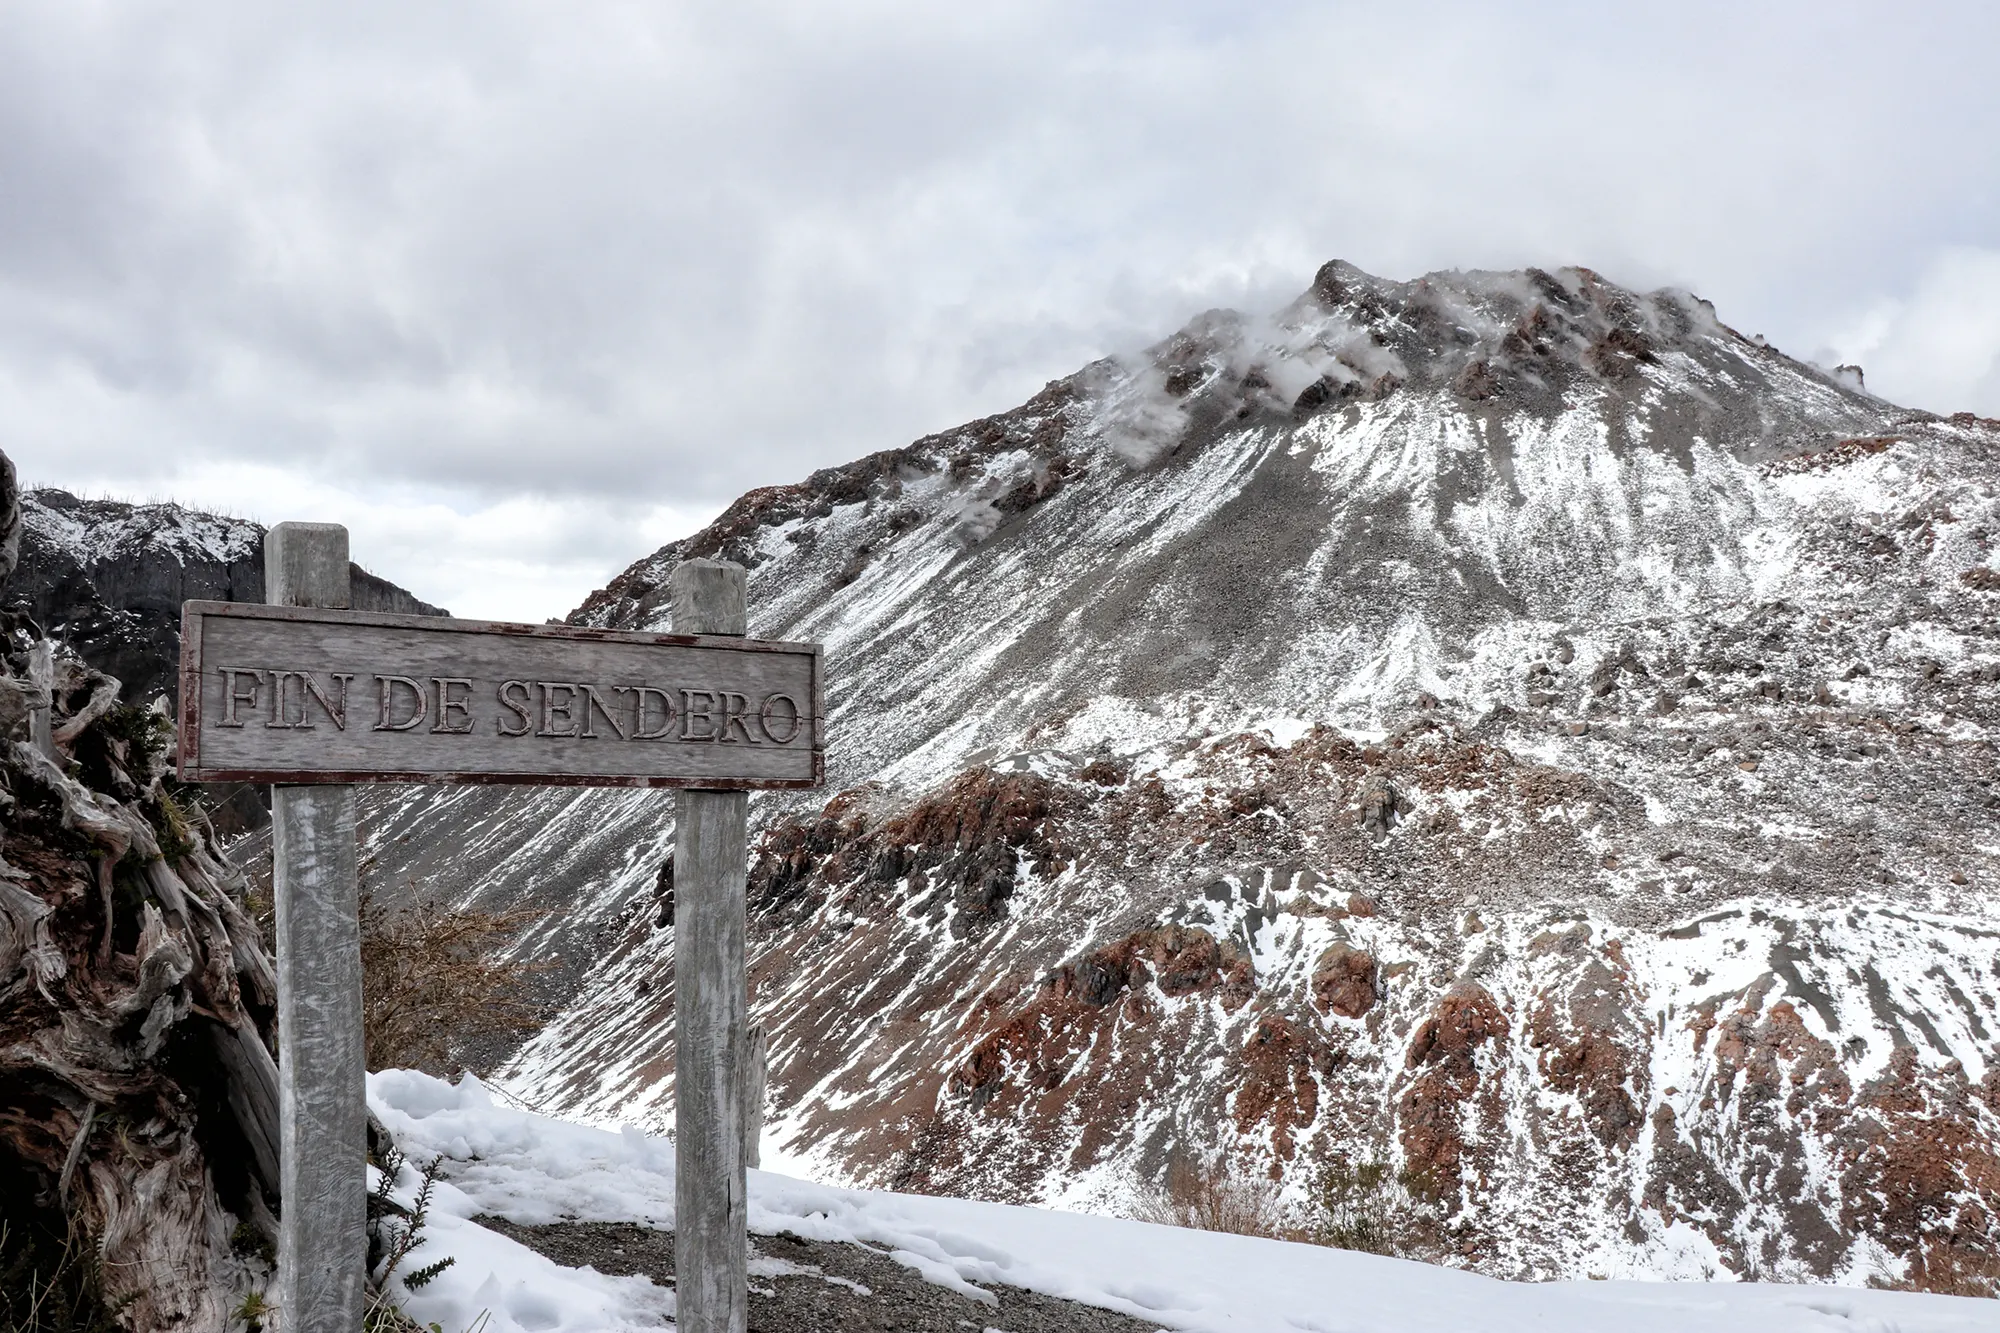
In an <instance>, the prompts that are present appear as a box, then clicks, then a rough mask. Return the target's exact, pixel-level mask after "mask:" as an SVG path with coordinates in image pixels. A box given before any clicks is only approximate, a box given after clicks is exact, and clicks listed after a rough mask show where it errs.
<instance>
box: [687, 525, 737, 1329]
mask: <svg viewBox="0 0 2000 1333" xmlns="http://www.w3.org/2000/svg"><path fill="white" fill-rule="evenodd" d="M668 595H669V597H670V599H671V605H672V607H673V613H674V628H675V629H676V630H678V631H681V632H683V633H691V634H717V633H722V634H728V633H738V634H740V633H742V631H743V626H744V624H745V607H744V575H743V570H742V569H741V568H739V567H738V566H735V565H730V564H724V563H722V562H720V561H713V560H691V561H687V562H686V563H684V564H682V565H680V566H679V567H678V568H676V569H675V570H674V572H673V574H672V575H671V576H670V579H669V582H668ZM748 815H749V794H748V793H747V792H741V791H703V790H688V791H683V792H681V793H680V794H679V799H678V800H677V801H676V802H675V823H674V894H675V899H676V907H675V915H674V988H675V995H676V999H675V1004H674V1150H675V1155H676V1168H675V1181H674V1214H675V1222H674V1254H675V1271H676V1274H677V1305H676V1310H675V1316H674V1317H675V1321H676V1323H677V1326H678V1327H679V1328H680V1329H681V1330H682V1333H745V1329H746V1326H747V1324H748V1320H749V1288H748V1275H747V1270H746V1268H745V1263H746V1261H747V1259H748V1245H749V1242H748V1234H747V1224H748V1220H749V1213H748V1205H747V1199H746V1194H745V1191H746V1188H747V1184H748V1182H747V1179H746V1176H745V1172H744V1121H745V1118H746V1115H745V1113H746V1110H747V1107H746V1105H745V1097H746V1087H745V1074H746V1063H747V1061H746V1055H747V1051H746V1047H747V1042H746V1040H745V1037H746V1035H747V1034H746V1032H745V1028H744V1024H745V1014H746V1011H747V1010H748V1007H749V1006H748V995H747V990H748V983H747V978H746V974H745V970H744V945H743V937H744V916H743V913H744V904H743V896H744V880H745V871H746V868H747V860H748V846H747V843H748Z"/></svg>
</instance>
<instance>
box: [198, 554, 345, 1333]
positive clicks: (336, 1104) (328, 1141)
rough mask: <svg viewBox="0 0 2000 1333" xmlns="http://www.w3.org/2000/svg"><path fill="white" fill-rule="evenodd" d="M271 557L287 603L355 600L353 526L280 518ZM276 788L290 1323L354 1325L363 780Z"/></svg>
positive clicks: (282, 1283)
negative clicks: (358, 836)
mask: <svg viewBox="0 0 2000 1333" xmlns="http://www.w3.org/2000/svg"><path fill="white" fill-rule="evenodd" d="M264 564H265V569H266V571H267V575H266V580H265V595H266V596H268V597H269V598H271V599H272V600H273V601H274V602H278V603H281V604H285V605H293V606H297V605H307V606H311V605H322V606H331V607H342V606H345V605H347V596H348V564H347V530H346V529H345V528H341V527H336V526H334V525H332V524H325V523H280V524H278V525H277V526H276V527H274V528H272V529H271V530H270V532H269V533H268V534H266V536H265V543H264ZM184 716H185V715H184ZM245 730H248V728H245ZM271 795H272V807H271V824H272V887H273V889H274V897H275V898H276V900H277V904H276V905H277V944H278V1138H279V1162H278V1169H279V1181H280V1189H279V1192H280V1195H281V1204H280V1208H281V1211H280V1213H279V1226H278V1308H279V1311H280V1318H281V1319H282V1320H283V1325H284V1328H285V1330H286V1333H336V1331H337V1333H353V1330H355V1329H357V1328H360V1327H361V1321H362V1316H363V1314H364V1302H365V1300H366V1294H367V1288H366V1281H367V1258H368V1235H367V1205H368V1170H367V1151H368V1139H367V1120H366V1116H367V1111H366V1101H365V1092H364V1089H363V1083H362V1079H363V1073H364V1065H363V1052H362V1040H361V933H360V924H359V920H358V916H357V909H358V904H357V901H356V880H357V876H356V864H355V849H354V789H353V788H352V787H346V786H337V787H336V786H317V787H300V786H278V787H275V788H273V790H272V793H271Z"/></svg>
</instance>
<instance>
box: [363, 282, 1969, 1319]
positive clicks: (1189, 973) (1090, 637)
mask: <svg viewBox="0 0 2000 1333" xmlns="http://www.w3.org/2000/svg"><path fill="white" fill-rule="evenodd" d="M1996 485H2000V423H1995V422H1988V421H1981V420H1977V419H1974V418H1972V417H1970V416H1961V417H1956V418H1951V419H1941V418H1938V417H1935V416H1932V415H1930V414H1927V413H1922V412H1913V411H1909V410H1905V409H1902V408H1898V407H1895V406H1892V405H1890V404H1888V403H1885V402H1882V401H1881V400H1879V399H1876V398H1874V397H1871V396H1869V395H1868V394H1867V393H1866V392H1864V391H1863V390H1862V388H1861V387H1860V377H1859V375H1858V373H1857V372H1855V371H1853V370H1852V368H1842V369H1840V370H1835V371H1829V370H1823V369H1820V368H1817V367H1814V366H1811V365H1807V364H1805V363H1803V362H1800V361H1797V360H1794V359H1792V358H1790V357H1788V356H1785V355H1784V354H1783V353H1781V352H1780V351H1778V350H1777V349H1775V348H1772V347H1769V346H1767V345H1765V344H1764V343H1763V342H1762V341H1761V340H1758V339H1751V338H1746V337H1744V336H1742V335H1740V334H1738V333H1736V332H1735V331H1734V330H1732V329H1730V328H1729V327H1728V326H1726V325H1724V324H1723V323H1721V322H1720V321H1719V320H1718V319H1717V317H1716V314H1715V312H1714V310H1713V309H1712V308H1711V307H1710V306H1709V305H1708V304H1707V303H1706V302H1703V301H1701V300H1699V299H1697V298H1694V297H1692V296H1689V295H1687V294H1685V293H1680V292H1673V291H1661V292H1654V293H1650V294H1640V293H1635V292H1631V291H1627V290H1625V289H1623V288H1620V287H1618V286H1616V285H1614V284H1612V283H1610V282H1608V281H1606V280H1605V279H1603V278H1602V277H1600V276H1598V275H1597V274H1595V273H1593V272H1591V271H1589V270H1586V269H1563V270H1559V271H1556V272H1552V273H1549V272H1542V271H1539V270H1528V271H1526V272H1521V273H1438V274H1431V275H1429V276H1427V277H1424V278H1421V279H1418V280H1415V281H1412V282H1389V281H1384V280H1382V279H1378V278H1374V277H1371V276H1369V275H1367V274H1364V273H1362V272H1360V271H1359V270H1357V269H1355V268H1353V267H1352V266H1350V265H1346V264H1341V263H1333V264H1328V265H1327V266H1325V267H1324V268H1322V269H1321V270H1320V272H1319V274H1318V275H1317V276H1316V277H1315V279H1314V281H1313V284H1312V286H1311V288H1310V289H1309V290H1308V291H1307V292H1306V293H1305V294H1303V295H1302V296H1301V297H1300V298H1299V299H1298V300H1296V301H1295V302H1293V303H1292V304H1291V305H1289V306H1287V307H1285V308H1284V309H1283V310H1280V311H1278V312H1276V313H1275V314H1272V315H1270V316H1267V317H1262V318H1253V317H1247V316H1243V315H1238V314H1235V313H1232V312H1226V311H1217V312H1210V313H1208V314H1204V315H1202V316H1200V317H1198V318H1197V319H1195V320H1193V321H1192V322H1190V323H1189V324H1188V325H1187V327H1185V328H1183V329H1182V330H1180V331H1179V332H1178V333H1176V334H1174V335H1173V336H1172V337H1169V338H1167V339H1166V340H1164V341H1163V342H1161V343H1159V344H1157V345H1155V346H1154V347H1152V348H1150V349H1148V350H1147V351H1146V352H1145V353H1144V354H1142V355H1138V356H1134V357H1131V358H1122V359H1109V360H1105V361H1102V362H1098V363H1096V364H1094V365H1091V366H1089V367H1086V368H1085V369H1084V370H1082V371H1080V372H1078V373H1077V374H1075V375H1072V376H1070V377H1068V378H1066V379H1062V380H1058V381H1055V382H1053V383H1051V384H1049V385H1048V386H1047V387H1046V388H1045V389H1044V390H1043V391H1042V392H1041V393H1039V394H1037V395H1035V396H1034V397H1033V398H1032V399H1030V400H1029V401H1028V402H1027V403H1025V404H1023V405H1022V406H1021V407H1019V408H1017V409H1015V410H1013V411H1011V412H1007V413H1003V414H1001V415H999V416H995V417H990V418H987V419H985V420H982V421H977V422H973V423H971V424H969V425H966V426H963V427H961V428H959V429H957V430H953V431H949V432H946V433H943V434H940V435H935V436H930V437H927V438H925V439H922V440H919V441H917V442H915V443H914V444H911V445H909V446H907V447H905V448H901V449H896V450H892V451H888V452H884V453H880V454H875V455H872V456H870V457H868V458H865V459H862V460H860V461H858V462H855V463H852V464H848V465H846V466H843V467H837V468H830V469H827V470H824V471H822V472H818V473H815V474H814V475H813V476H811V477H809V478H807V479H806V480H805V481H804V482H801V483H799V484H797V485H791V486H779V487H770V488H766V489H762V490H758V491H753V492H751V493H750V494H748V495H745V496H744V497H742V499H740V500H738V501H737V502H736V503H735V504H734V505H732V506H731V507H730V508H729V509H728V510H727V511H726V512H725V513H724V514H723V515H722V516H721V517H720V518H718V519H717V520H716V522H715V523H714V524H712V525H710V526H709V527H708V528H706V529H704V530H703V531H702V532H700V533H698V534H696V535H695V536H693V537H690V538H688V539H686V540H685V541H682V542H677V543H674V544H673V545H670V546H668V547H666V548H664V549H662V550H661V551H659V552H658V553H656V554H655V555H653V556H651V557H649V558H647V559H645V560H642V561H640V562H638V563H637V564H635V565H633V566H632V567H631V568H630V569H628V570H627V571H625V572H624V573H623V574H621V575H620V576H619V577H618V578H617V579H616V580H614V581H613V582H612V583H611V584H610V586H608V587H607V588H605V589H604V590H603V591H601V592H599V593H597V594H595V595H593V596H592V597H591V598H590V599H589V601H587V602H586V603H585V604H584V606H583V607H582V608H580V609H579V610H578V611H577V612H576V613H575V614H574V616H573V619H575V620H576V621H578V622H579V623H585V624H592V625H602V626H617V627H626V628H657V627H661V626H663V625H664V624H665V621H666V616H667V612H666V607H665V589H666V576H667V574H668V572H669V571H670V570H671V569H672V567H673V566H674V564H675V563H677V562H678V561H680V560H682V559H685V558H688V557H691V556H721V557H723V558H727V559H731V560H736V561H739V562H741V563H742V564H744V565H746V566H748V567H749V569H750V598H751V606H752V622H753V630H754V631H755V632H756V633H759V634H764V635H769V636H773V637H784V638H796V639H818V640H822V641H823V642H824V643H825V644H826V646H827V671H828V681H829V698H828V704H829V708H830V711H831V723H830V736H831V740H832V750H831V752H830V755H829V760H830V773H831V776H832V780H833V782H834V783H835V784H836V785H837V786H838V787H839V788H840V790H839V792H838V794H837V795H835V796H834V797H833V799H832V800H830V801H828V802H826V803H825V804H824V807H823V808H820V807H818V806H817V805H815V804H811V803H806V802H802V801H799V800H797V799H792V798H777V797H765V798H762V800H761V802H760V809H761V815H760V818H761V821H762V824H761V827H762V841H761V844H760V847H759V849H758V851H757V853H756V855H755V860H754V865H753V871H752V877H751V887H750V894H751V902H750V912H751V932H752V949H753V964H752V985H753V991H752V1004H753V1009H754V1011H755V1013H756V1015H757V1017H758V1018H759V1019H761V1021H763V1022H764V1023H765V1024H766V1026H767V1027H768V1029H769V1032H770V1049H771V1060H772V1068H771V1078H770V1084H771V1091H772V1115H773V1118H774V1125H773V1129H774V1134H775V1139H774V1143H775V1146H776V1147H777V1148H779V1149H780V1150H781V1151H782V1152H783V1153H785V1154H787V1155H789V1156H790V1157H792V1158H794V1159H802V1160H805V1161H807V1162H809V1163H811V1164H812V1165H813V1166H814V1167H815V1168H816V1169H817V1170H819V1171H820V1172H822V1173H824V1174H826V1175H828V1176H833V1177H839V1178H842V1179H845V1180H848V1181H851V1182H854V1183H862V1184H869V1185H878V1186H889V1187H893V1188H899V1189H916V1190H924V1191H933V1192H948V1193H965V1194H972V1195H977V1196H982V1197H989V1198H999V1199H1005V1200H1011V1201H1026V1202H1047V1203H1061V1204H1065V1205H1070V1206H1081V1207H1087V1208H1098V1209H1106V1210H1117V1209H1120V1208H1122V1207H1125V1206H1127V1205H1128V1204H1129V1202H1130V1200H1131V1198H1132V1196H1133V1193H1134V1191H1135V1190H1137V1189H1141V1188H1145V1187H1150V1186H1153V1185H1156V1184H1157V1183H1158V1182H1160V1181H1162V1180H1163V1179H1165V1178H1167V1177H1169V1176H1170V1175H1174V1174H1175V1173H1176V1172H1178V1173H1180V1175H1181V1176H1182V1177H1183V1178H1187V1177H1188V1176H1190V1175H1195V1176H1199V1175H1202V1174H1203V1173H1206V1174H1208V1175H1209V1176H1213V1175H1216V1174H1218V1173H1228V1174H1234V1175H1236V1176H1239V1177H1244V1178H1252V1179H1269V1180H1271V1181H1272V1182H1274V1186H1273V1187H1274V1188H1275V1189H1278V1190H1280V1191H1281V1192H1282V1195H1283V1197H1284V1198H1285V1199H1287V1200H1289V1201H1291V1202H1293V1203H1298V1204H1304V1203H1305V1202H1306V1201H1307V1200H1308V1198H1309V1196H1312V1195H1314V1194H1315V1192H1316V1191H1323V1190H1324V1189H1325V1188H1326V1182H1327V1181H1328V1180H1330V1179H1339V1178H1341V1177H1340V1176H1339V1172H1341V1171H1343V1170H1345V1171H1349V1172H1350V1174H1351V1168H1352V1167H1353V1165H1354V1164H1357V1163H1372V1162H1378V1161H1379V1162H1381V1163H1383V1164H1385V1166H1387V1167H1388V1168H1390V1170H1391V1171H1392V1173H1393V1178H1394V1179H1395V1180H1397V1181H1400V1182H1401V1183H1400V1184H1397V1185H1396V1186H1395V1189H1394V1191H1393V1193H1394V1194H1395V1202H1394V1207H1393V1209H1392V1221H1393V1228H1392V1229H1393V1230H1394V1231H1395V1233H1396V1237H1397V1239H1396V1243H1397V1244H1398V1245H1399V1246H1400V1247H1401V1248H1402V1249H1404V1251H1405V1252H1408V1253H1412V1254H1419V1255H1424V1256H1427V1257H1433V1258H1438V1259H1441V1260H1444V1261H1447V1262H1452V1263H1458V1264H1463V1265H1467V1266H1472V1267H1477V1268H1480V1269H1483V1270H1485V1271H1490V1272H1493V1273H1496V1274H1502V1275H1508V1276H1524V1275H1539V1276H1554V1275H1565V1276H1583V1275H1585V1274H1607V1275H1613V1276H1617V1275H1656V1276H1657V1275H1682V1276H1701V1275H1705V1274H1706V1275H1715V1274H1719V1273H1722V1272H1725V1271H1727V1272H1730V1273H1735V1274H1737V1275H1740V1276H1746V1277H1747V1276H1758V1277H1766V1278H1806V1277H1816V1278H1837V1279H1841V1280H1848V1281H1861V1280H1865V1279H1891V1280H1907V1281H1912V1282H1916V1283H1919V1284H1922V1285H1926V1286H1930V1287H1933V1288H1936V1289H1964V1290H1979V1289H1982V1288H1981V1284H1990V1283H1991V1282H1992V1281H1993V1279H1994V1277H1995V1274H1994V1272H1993V1270H1992V1264H1991V1254H1992V1249H1993V1244H1994V1238H1995V1237H1996V1235H2000V1049H1996V1044H1995V1043H1996V1035H1995V1034H2000V973H1996V972H1995V970H1994V968H1993V966H1992V959H1993V953H1994V948H1993V941H1994V939H1995V938H2000V916H1997V915H1996V913H1995V910H1994V906H1993V904H1994V896H1993V895H1994V894H1995V892H1996V891H2000V843H1996V842H1995V840H1994V836H1993V828H1994V825H1995V822H1996V810H2000V794H1996V791H1995V787H1994V780H1995V777H1996V771H1995V770H1996V765H1995V751H1994V746H1995V741H1996V738H1997V737H2000V730H1996V728H2000V557H1996V554H1995V540H1996V537H2000V499H1996ZM371 799H372V800H373V801H375V802H376V805H375V809H376V811H377V812H378V814H377V822H376V824H375V825H374V832H373V833H372V834H371V835H370V836H371V838H372V840H373V846H372V847H371V849H370V854H371V855H373V856H375V857H376V858H378V871H377V873H378V874H382V875H386V876H395V877H397V878H400V877H402V876H404V875H413V876H427V877H430V878H432V879H433V880H436V881H439V882H441V883H443V884H445V885H447V886H449V885H459V886H462V888H463V890H464V892H465V894H466V895H468V896H476V897H479V898H481V899H482V900H484V901H485V902H488V903H502V902H504V903H506V904H509V905H525V904H529V903H535V902H540V903H546V904H551V905H553V904H556V903H561V904H563V905H564V907H565V916H564V917H563V918H562V919H561V920H559V921H552V922H551V923H550V924H549V925H548V926H547V927H546V935H545V938H544V940H543V945H544V947H547V948H549V949H552V950H554V951H556V952H558V953H560V954H561V955H562V956H564V957H566V958H568V959H569V960H570V963H569V966H568V970H567V972H566V974H565V978H566V979H565V980H564V982H563V983H562V987H561V989H562V995H561V997H560V999H561V1005H560V1013H559V1015H558V1016H557V1017H556V1018H555V1019H554V1021H553V1022H552V1023H551V1024H550V1025H549V1027H548V1028H547V1029H546V1030H545V1031H544V1032H543V1033H542V1034H541V1035H540V1036H538V1037H537V1038H535V1039H534V1040H533V1041H531V1042H530V1043H529V1044H528V1045H527V1046H526V1047H524V1048H523V1049H522V1050H521V1051H520V1052H519V1053H518V1054H517V1055H516V1056H515V1057H514V1060H513V1062H512V1063H511V1064H510V1065H509V1067H508V1068H507V1070H506V1071H504V1072H505V1079H506V1081H507V1082H508V1083H509V1084H510V1085H511V1086H513V1087H515V1088H516V1089H518V1090H519V1091H521V1092H522V1093H523V1094H525V1095H527V1096H529V1097H531V1098H533V1099H535V1100H536V1101H538V1102H540V1103H542V1104H544V1105H546V1106H549V1107H552V1108H556V1109H562V1110H565V1111H568V1112H572V1113H579V1114H586V1115H597V1116H606V1117H622V1118H627V1119H640V1120H644V1121H647V1122H650V1123H659V1122H663V1121H664V1120H665V1119H666V1118H667V1116H668V1115H669V1114H670V1107H671V1095H672V1078H671V1046H670V1037H669V1033H670V1032H671V1022H670V1015H671V1008H672V1004H673V986H672V976H671V974H670V972H669V971H668V968H667V961H668V958H669V949H668V937H667V932H668V931H670V930H671V928H672V925H671V923H672V917H673V902H672V875H671V868H670V867H669V866H666V865H665V864H664V861H665V856H666V849H667V847H668V845H669V840H670V839H669V826H668V821H669V819H670V808H669V806H668V804H667V803H666V802H664V801H662V800H659V799H658V798H656V797H649V796H646V795H644V794H634V793H629V792H606V793H596V794H589V795H581V796H580V795H578V794H576V793H573V792H548V793H497V792H475V793H451V794H449V795H448V796H428V795H427V796H424V797H421V798H417V799H412V798H410V797H407V796H402V797H392V796H388V795H384V794H371ZM1329 1172H1332V1173H1333V1174H1331V1175H1330V1174H1329Z"/></svg>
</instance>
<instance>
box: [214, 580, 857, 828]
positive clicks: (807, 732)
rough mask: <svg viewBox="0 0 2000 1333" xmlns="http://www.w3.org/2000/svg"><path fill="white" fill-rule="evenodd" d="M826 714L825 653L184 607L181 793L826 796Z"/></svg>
mask: <svg viewBox="0 0 2000 1333" xmlns="http://www.w3.org/2000/svg"><path fill="white" fill-rule="evenodd" d="M820 701H821V689H820V651H819V645H817V644H802V643H776V642H768V641H763V640H757V639H745V638H739V637H735V636H725V635H697V634H632V633H624V632H620V631H615V630H600V629H579V628H576V627H573V626H568V625H513V624H504V623H497V622H492V621H480V620H448V619H444V618H442V617H434V616H397V615H378V614H373V613H368V612H359V611H334V610H324V609H320V608H317V607H297V606H257V605H247V604H239V603H229V602H188V603H186V604H185V605H184V607H183V610H182V620H181V691H180V716H181V726H180V737H181V751H180V776H181V779H182V780H183V781H187V782H272V783H286V784H292V783H348V782H480V783H489V782H509V783H537V784H548V785H570V786H620V787H702V788H715V789H738V790H740V789H750V788H777V787H816V786H818V785H820V783H821V781H822V779H823V773H824V750H823V739H822V709H821V702H820Z"/></svg>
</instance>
